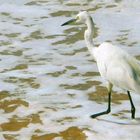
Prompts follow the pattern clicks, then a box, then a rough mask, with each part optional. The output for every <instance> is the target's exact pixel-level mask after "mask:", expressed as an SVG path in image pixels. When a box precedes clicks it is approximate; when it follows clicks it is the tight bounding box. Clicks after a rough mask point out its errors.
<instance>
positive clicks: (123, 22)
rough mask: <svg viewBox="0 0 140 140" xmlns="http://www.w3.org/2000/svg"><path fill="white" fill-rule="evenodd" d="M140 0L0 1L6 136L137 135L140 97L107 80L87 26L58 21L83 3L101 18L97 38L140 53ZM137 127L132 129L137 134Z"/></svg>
mask: <svg viewBox="0 0 140 140" xmlns="http://www.w3.org/2000/svg"><path fill="white" fill-rule="evenodd" d="M139 7H140V1H139V0H133V1H131V0H123V1H122V0H105V1H102V0H98V1H92V0H87V1H85V0H76V1H74V0H71V1H70V0H67V1H64V0H53V1H51V0H38V1H37V0H22V1H19V0H14V1H13V0H5V1H2V0H1V1H0V16H1V18H0V66H1V68H0V139H1V140H70V139H71V140H93V139H98V140H106V139H113V140H122V139H123V140H133V139H135V140H139V138H140V133H139V131H140V125H139V124H140V119H139V118H140V109H139V106H140V97H139V95H138V94H136V93H133V94H132V97H133V100H134V103H135V106H136V109H137V112H136V118H137V119H136V120H131V118H130V117H131V113H130V103H129V101H128V97H127V94H126V93H125V92H124V91H122V90H120V89H119V88H117V87H114V91H113V94H112V112H111V113H110V114H109V115H105V116H100V117H98V118H97V119H91V118H90V117H89V116H90V115H92V114H94V113H97V112H100V111H103V110H105V109H106V107H107V89H106V87H105V86H106V83H105V81H103V79H102V78H101V77H100V75H99V73H98V69H97V66H96V63H95V62H94V61H93V58H92V56H91V55H90V54H89V52H88V50H87V48H86V46H85V42H84V38H83V33H84V30H85V25H70V26H65V27H61V26H60V25H61V24H62V23H64V22H65V21H67V20H69V19H70V18H72V17H74V16H75V15H76V14H77V13H78V12H79V11H80V10H88V11H89V12H90V14H91V16H92V17H93V21H94V23H95V29H94V38H93V39H94V44H95V46H98V45H99V44H100V43H102V42H104V41H108V42H111V43H113V44H115V45H118V46H119V47H121V48H123V49H125V50H126V51H128V52H129V53H130V54H131V55H133V56H135V57H136V58H137V59H140V49H139V44H140V40H139V33H140V26H139V25H140V18H139V17H140V8H139ZM132 132H133V133H132Z"/></svg>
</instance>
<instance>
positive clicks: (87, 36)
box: [84, 17, 94, 51]
mask: <svg viewBox="0 0 140 140" xmlns="http://www.w3.org/2000/svg"><path fill="white" fill-rule="evenodd" d="M86 24H87V30H86V31H85V34H84V38H85V42H86V45H87V47H88V50H89V51H92V50H93V46H94V44H93V28H94V24H93V20H92V18H91V17H89V18H88V19H87V21H86Z"/></svg>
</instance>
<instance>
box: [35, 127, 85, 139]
mask: <svg viewBox="0 0 140 140" xmlns="http://www.w3.org/2000/svg"><path fill="white" fill-rule="evenodd" d="M56 137H60V138H62V139H64V140H86V138H87V137H86V135H85V134H84V133H83V130H82V129H80V128H78V127H69V128H68V129H66V130H65V131H62V132H60V133H51V134H45V135H41V136H38V135H33V136H32V140H52V139H53V138H56Z"/></svg>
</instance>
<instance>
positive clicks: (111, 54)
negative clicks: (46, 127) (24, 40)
mask: <svg viewBox="0 0 140 140" xmlns="http://www.w3.org/2000/svg"><path fill="white" fill-rule="evenodd" d="M72 22H76V23H84V24H86V25H87V30H86V31H85V33H84V38H85V42H86V46H87V48H88V50H89V52H90V53H91V55H92V56H93V57H94V59H95V61H96V62H97V66H98V70H99V72H100V75H101V77H103V78H104V79H106V80H107V82H108V87H107V88H108V108H107V110H106V111H103V112H100V113H97V114H93V115H91V117H92V118H95V117H97V116H100V115H104V114H108V113H109V112H110V111H111V92H112V87H113V85H115V86H118V87H120V88H122V89H124V90H126V91H127V94H128V97H129V100H130V104H131V117H132V119H134V118H135V106H134V104H133V101H132V98H131V95H130V91H134V92H137V93H138V92H139V91H140V65H139V63H138V61H137V60H136V59H135V58H134V57H132V56H130V55H129V54H128V53H127V52H125V51H124V50H122V49H121V48H119V47H117V46H114V45H112V44H111V43H107V42H104V43H102V44H101V45H99V47H95V46H94V43H93V31H94V24H93V20H92V18H91V16H90V15H89V13H88V12H87V11H82V12H80V13H79V14H78V15H77V16H76V18H75V19H72V20H70V21H67V22H65V23H64V24H62V26H64V25H67V24H70V23H72Z"/></svg>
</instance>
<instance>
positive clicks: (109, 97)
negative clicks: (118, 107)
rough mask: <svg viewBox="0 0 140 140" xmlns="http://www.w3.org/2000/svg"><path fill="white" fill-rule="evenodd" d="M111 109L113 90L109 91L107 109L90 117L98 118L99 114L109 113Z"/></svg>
mask: <svg viewBox="0 0 140 140" xmlns="http://www.w3.org/2000/svg"><path fill="white" fill-rule="evenodd" d="M110 111H111V91H110V92H109V93H108V108H107V110H106V111H103V112H100V113H97V114H93V115H91V116H90V117H91V118H96V117H98V116H101V115H105V114H108V113H109V112H110Z"/></svg>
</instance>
